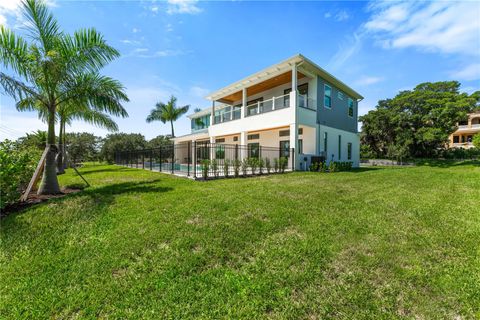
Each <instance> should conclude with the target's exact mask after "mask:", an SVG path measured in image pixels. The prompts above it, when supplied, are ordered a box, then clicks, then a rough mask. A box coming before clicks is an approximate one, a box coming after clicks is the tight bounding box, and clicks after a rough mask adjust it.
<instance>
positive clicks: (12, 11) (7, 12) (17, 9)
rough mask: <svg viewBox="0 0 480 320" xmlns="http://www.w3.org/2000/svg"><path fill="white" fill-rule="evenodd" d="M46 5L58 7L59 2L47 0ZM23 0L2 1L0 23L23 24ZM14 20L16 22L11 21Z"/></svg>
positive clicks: (11, 25)
mask: <svg viewBox="0 0 480 320" xmlns="http://www.w3.org/2000/svg"><path fill="white" fill-rule="evenodd" d="M45 3H46V5H47V6H49V7H56V6H57V3H56V2H55V1H54V0H46V1H45ZM21 6H22V0H2V1H0V25H4V26H8V27H11V28H15V27H17V25H21V24H22V23H23V22H22V21H23V17H22V12H21ZM10 20H13V21H14V23H13V24H12V23H10V22H9V21H10Z"/></svg>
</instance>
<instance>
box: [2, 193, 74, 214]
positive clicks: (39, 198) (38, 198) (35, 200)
mask: <svg viewBox="0 0 480 320" xmlns="http://www.w3.org/2000/svg"><path fill="white" fill-rule="evenodd" d="M82 190H83V189H81V188H62V190H61V193H58V194H48V195H38V194H37V191H32V192H30V194H29V195H28V198H27V200H26V201H23V202H20V201H19V202H16V203H13V204H11V205H8V206H6V207H5V208H3V209H2V210H1V211H0V218H5V217H6V216H7V215H9V214H11V213H14V212H18V211H21V210H23V209H25V208H28V207H31V206H33V205H36V204H39V203H42V202H45V201H48V200H50V199H53V198H62V197H65V196H67V195H69V194H71V193H77V192H80V191H82Z"/></svg>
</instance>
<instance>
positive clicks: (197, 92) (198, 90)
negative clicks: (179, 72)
mask: <svg viewBox="0 0 480 320" xmlns="http://www.w3.org/2000/svg"><path fill="white" fill-rule="evenodd" d="M209 92H210V90H208V89H206V88H202V87H199V86H193V87H191V88H190V95H191V96H194V97H197V98H203V97H205V96H206V95H207V94H208V93H209Z"/></svg>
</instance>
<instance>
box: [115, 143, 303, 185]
mask: <svg viewBox="0 0 480 320" xmlns="http://www.w3.org/2000/svg"><path fill="white" fill-rule="evenodd" d="M294 154H295V153H294V152H293V148H285V149H281V148H273V147H263V146H260V145H259V144H250V145H248V146H245V145H237V144H220V143H206V142H188V143H180V144H175V145H173V144H172V145H168V146H163V147H160V148H154V149H143V150H131V151H122V152H117V153H116V154H115V163H116V164H117V165H122V166H127V167H130V168H138V169H147V170H151V171H159V172H165V173H171V174H177V175H184V176H187V177H192V178H195V179H202V178H203V179H205V178H220V177H238V176H249V175H256V174H268V173H281V172H286V171H292V170H293V168H294V165H293V164H294V161H295V159H294Z"/></svg>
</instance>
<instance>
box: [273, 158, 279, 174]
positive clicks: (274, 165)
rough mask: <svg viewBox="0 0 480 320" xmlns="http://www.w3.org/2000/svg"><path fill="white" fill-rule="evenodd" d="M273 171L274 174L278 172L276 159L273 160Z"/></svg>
mask: <svg viewBox="0 0 480 320" xmlns="http://www.w3.org/2000/svg"><path fill="white" fill-rule="evenodd" d="M273 169H274V170H275V173H277V172H278V159H277V158H275V159H273Z"/></svg>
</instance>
